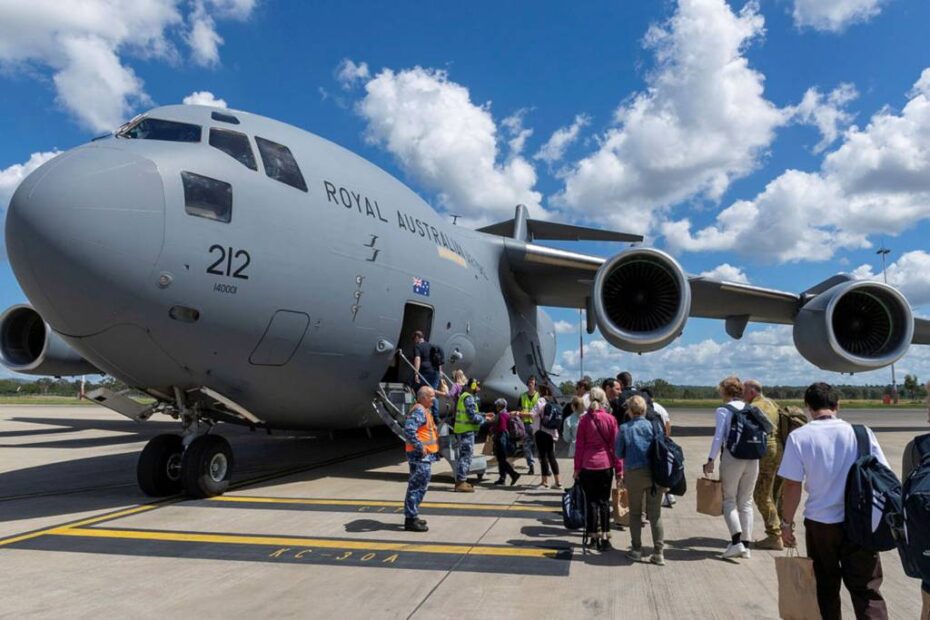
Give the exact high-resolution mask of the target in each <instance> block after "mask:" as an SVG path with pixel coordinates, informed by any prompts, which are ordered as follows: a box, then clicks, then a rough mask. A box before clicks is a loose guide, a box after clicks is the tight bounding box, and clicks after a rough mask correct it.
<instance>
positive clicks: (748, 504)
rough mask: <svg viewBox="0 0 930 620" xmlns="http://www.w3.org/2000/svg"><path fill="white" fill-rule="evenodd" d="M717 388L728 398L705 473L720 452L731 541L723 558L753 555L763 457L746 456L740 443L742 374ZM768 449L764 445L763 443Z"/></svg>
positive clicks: (718, 415)
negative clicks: (755, 492) (756, 497)
mask: <svg viewBox="0 0 930 620" xmlns="http://www.w3.org/2000/svg"><path fill="white" fill-rule="evenodd" d="M717 391H718V392H719V394H720V397H721V398H722V399H723V401H724V403H725V404H724V405H723V406H722V407H718V408H717V412H716V428H715V430H714V439H713V441H712V442H711V446H710V454H708V456H707V463H705V464H704V475H705V476H709V475H710V474H712V473H713V472H714V463H715V462H716V459H717V455H718V454H719V455H720V483H721V487H722V488H723V519H724V521H726V524H727V529H728V530H729V531H730V544H728V545H727V548H726V549H725V550H724V551H723V554H722V555H721V558H723V559H727V560H729V559H734V558H743V559H749V557H750V555H751V552H750V550H749V545H750V541H751V540H752V520H753V512H752V492H753V489H755V486H756V478H757V477H758V476H759V460H758V457H756V458H755V459H751V458H743V456H742V453H741V452H740V450H739V448H740V447H741V445H740V444H739V443H737V442H738V441H739V440H741V439H744V435H743V434H742V433H738V434H736V436H735V437H734V433H733V430H734V428H733V427H734V426H735V425H734V422H736V423H737V424H740V423H741V422H742V421H743V420H744V418H745V417H747V416H745V415H743V414H742V412H744V410H745V409H746V403H745V402H744V401H743V383H742V381H740V380H739V378H738V377H727V378H726V379H724V380H723V381H721V382H720V384H719V385H718V386H717ZM763 449H764V446H763Z"/></svg>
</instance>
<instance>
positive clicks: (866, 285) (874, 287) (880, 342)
mask: <svg viewBox="0 0 930 620" xmlns="http://www.w3.org/2000/svg"><path fill="white" fill-rule="evenodd" d="M913 336H914V315H913V313H912V312H911V307H910V305H909V304H908V303H907V300H906V299H905V298H904V296H903V295H901V293H900V292H898V290H897V289H895V288H893V287H891V286H888V285H887V284H882V283H880V282H870V281H853V282H844V283H842V284H838V285H836V286H834V287H833V288H831V289H828V290H827V291H825V292H823V293H821V294H819V295H817V296H816V297H815V298H814V299H812V300H811V301H810V302H808V303H807V304H805V305H804V307H803V308H801V311H800V312H799V313H798V316H797V318H796V319H795V322H794V344H795V346H796V347H797V349H798V351H799V352H800V353H801V355H803V356H804V358H805V359H806V360H807V361H809V362H811V363H812V364H814V365H816V366H817V367H819V368H822V369H824V370H832V371H835V372H848V373H853V372H862V371H866V370H875V369H877V368H883V367H885V366H888V365H890V364H893V363H895V362H896V361H898V360H899V359H901V357H902V356H903V355H904V354H905V353H907V350H908V348H909V347H910V345H911V340H912V338H913Z"/></svg>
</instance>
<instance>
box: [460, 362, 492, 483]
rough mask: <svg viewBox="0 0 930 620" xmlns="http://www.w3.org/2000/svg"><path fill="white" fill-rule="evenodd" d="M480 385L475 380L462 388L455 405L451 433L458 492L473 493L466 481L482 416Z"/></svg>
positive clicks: (482, 419) (483, 419)
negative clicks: (478, 396) (479, 400)
mask: <svg viewBox="0 0 930 620" xmlns="http://www.w3.org/2000/svg"><path fill="white" fill-rule="evenodd" d="M480 390H481V386H480V385H479V383H478V382H477V381H474V380H473V381H472V382H471V385H470V386H469V387H467V388H463V390H462V391H461V393H460V394H459V396H458V399H457V402H456V407H455V425H454V426H453V427H452V435H453V438H454V439H455V488H454V490H455V491H456V492H458V493H474V492H475V487H474V486H472V485H471V484H469V482H468V470H470V469H471V460H472V455H473V454H474V452H475V435H476V434H477V433H478V429H480V428H481V424H482V423H483V422H484V421H485V418H484V416H483V415H482V414H481V412H480V411H478V402H477V401H478V398H477V395H478V392H479V391H480Z"/></svg>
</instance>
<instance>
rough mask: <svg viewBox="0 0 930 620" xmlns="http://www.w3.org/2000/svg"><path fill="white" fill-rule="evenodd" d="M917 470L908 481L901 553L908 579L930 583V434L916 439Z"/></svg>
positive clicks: (902, 518) (899, 548)
mask: <svg viewBox="0 0 930 620" xmlns="http://www.w3.org/2000/svg"><path fill="white" fill-rule="evenodd" d="M913 449H914V451H915V452H916V454H915V457H916V458H915V459H914V461H915V462H914V469H913V470H911V473H910V474H908V476H907V478H905V480H904V488H903V489H902V493H901V501H902V504H903V511H902V514H901V526H902V528H901V532H900V536H899V537H898V553H899V554H900V555H901V563H902V564H903V565H904V572H905V573H907V575H908V577H916V578H917V579H923V580H924V581H930V434H927V435H921V436H920V437H915V438H914V444H913Z"/></svg>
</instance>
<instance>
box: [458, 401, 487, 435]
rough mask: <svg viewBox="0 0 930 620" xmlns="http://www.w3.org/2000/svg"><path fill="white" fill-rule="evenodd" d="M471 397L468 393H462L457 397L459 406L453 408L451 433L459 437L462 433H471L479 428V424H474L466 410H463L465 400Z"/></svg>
mask: <svg viewBox="0 0 930 620" xmlns="http://www.w3.org/2000/svg"><path fill="white" fill-rule="evenodd" d="M469 396H471V394H469V393H468V392H462V394H461V396H459V404H458V406H457V407H456V408H455V426H453V427H452V433H453V434H455V435H461V434H462V433H473V432H475V431H477V430H478V429H479V428H481V424H475V423H474V422H473V421H472V420H471V418H470V417H469V415H468V409H466V408H465V399H466V398H468V397H469Z"/></svg>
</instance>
